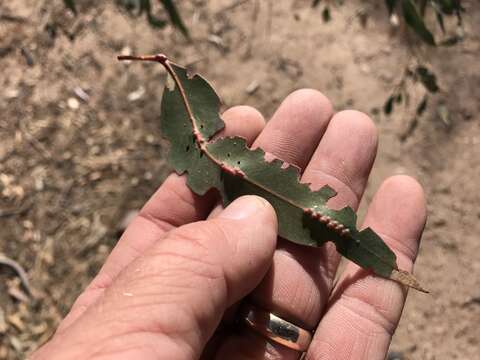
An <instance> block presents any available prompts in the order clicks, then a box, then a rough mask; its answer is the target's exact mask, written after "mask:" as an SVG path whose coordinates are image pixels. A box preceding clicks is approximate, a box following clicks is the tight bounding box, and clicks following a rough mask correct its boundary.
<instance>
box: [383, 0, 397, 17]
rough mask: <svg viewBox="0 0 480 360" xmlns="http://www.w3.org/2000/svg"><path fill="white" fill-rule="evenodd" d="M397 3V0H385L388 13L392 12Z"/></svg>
mask: <svg viewBox="0 0 480 360" xmlns="http://www.w3.org/2000/svg"><path fill="white" fill-rule="evenodd" d="M397 3H398V0H385V4H386V5H387V9H388V14H389V15H392V14H393V12H394V11H395V8H396V6H397Z"/></svg>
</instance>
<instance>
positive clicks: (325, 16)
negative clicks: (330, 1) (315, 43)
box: [322, 6, 332, 22]
mask: <svg viewBox="0 0 480 360" xmlns="http://www.w3.org/2000/svg"><path fill="white" fill-rule="evenodd" d="M322 19H323V22H329V21H330V20H332V15H331V14H330V8H329V7H328V6H325V8H324V9H323V11H322Z"/></svg>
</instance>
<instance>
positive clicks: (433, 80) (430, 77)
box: [415, 66, 440, 93]
mask: <svg viewBox="0 0 480 360" xmlns="http://www.w3.org/2000/svg"><path fill="white" fill-rule="evenodd" d="M415 73H416V74H417V76H418V78H419V79H420V82H421V83H422V84H423V86H425V88H426V89H427V90H428V91H430V92H431V93H436V92H438V90H440V88H439V87H438V84H437V76H436V75H435V74H434V73H432V72H431V71H430V70H428V69H427V68H426V67H425V66H417V68H416V69H415Z"/></svg>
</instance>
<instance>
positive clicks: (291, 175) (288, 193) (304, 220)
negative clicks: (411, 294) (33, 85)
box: [119, 55, 425, 291]
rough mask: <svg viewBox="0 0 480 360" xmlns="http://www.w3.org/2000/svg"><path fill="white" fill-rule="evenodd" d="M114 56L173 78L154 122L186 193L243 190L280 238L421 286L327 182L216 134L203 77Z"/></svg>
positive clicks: (215, 106)
mask: <svg viewBox="0 0 480 360" xmlns="http://www.w3.org/2000/svg"><path fill="white" fill-rule="evenodd" d="M119 59H121V60H147V61H157V62H160V63H161V64H163V65H164V66H165V68H166V70H167V71H168V73H169V74H170V76H171V77H172V78H173V81H174V84H175V86H174V87H173V89H170V88H165V91H164V93H163V98H162V104H161V106H162V110H161V115H160V126H161V129H162V133H163V134H164V136H165V137H166V138H167V140H168V141H169V142H170V144H171V149H170V154H169V162H170V164H171V165H172V166H173V167H174V169H175V171H176V172H177V173H178V174H185V175H186V177H187V184H188V186H189V187H190V189H191V190H192V191H193V192H195V193H197V194H200V195H201V194H205V193H206V192H207V191H209V190H210V189H216V190H217V191H218V193H219V194H220V196H221V197H222V199H223V203H224V205H228V204H229V203H230V202H232V201H233V200H235V199H236V198H238V197H239V196H242V195H248V194H255V195H258V196H262V197H264V198H265V199H266V200H268V201H269V202H270V203H271V204H272V206H273V207H274V209H275V210H276V213H277V217H278V223H279V235H280V236H282V237H283V238H285V239H287V240H290V241H292V242H295V243H297V244H300V245H304V246H314V247H318V246H322V245H323V244H325V242H327V241H332V242H333V243H334V244H335V246H336V249H337V251H338V252H339V253H340V254H342V255H343V256H345V257H346V258H348V259H350V260H351V261H353V262H354V263H356V264H358V265H359V266H361V267H363V268H365V269H368V270H371V271H372V272H374V273H375V274H377V275H379V276H382V277H384V278H390V279H394V280H396V281H399V282H401V283H402V284H405V285H407V286H410V287H413V288H416V289H418V290H420V291H425V290H424V289H423V288H422V287H421V286H420V284H419V283H418V282H417V280H416V279H415V278H414V277H413V275H412V274H410V273H408V272H405V271H402V270H399V269H398V266H397V263H396V256H395V254H394V253H393V252H392V250H391V249H390V248H389V247H388V246H387V245H386V244H385V243H384V241H383V240H382V239H381V238H380V237H379V236H378V235H377V234H376V233H375V232H374V231H373V230H372V229H370V228H366V229H363V230H361V231H360V230H359V229H357V227H356V223H357V216H356V214H355V212H354V211H353V210H352V209H351V208H350V207H345V208H343V209H340V210H333V209H330V208H329V207H328V206H327V201H328V200H329V199H330V198H332V197H334V196H335V195H336V192H335V190H333V189H332V188H331V187H330V186H328V185H325V186H323V187H322V188H320V189H319V190H317V191H312V190H311V189H310V187H309V186H308V185H307V184H304V183H301V182H300V181H299V179H300V173H299V171H298V169H297V168H296V167H295V166H289V165H288V164H285V163H284V162H282V161H280V160H273V161H271V162H268V161H266V160H265V152H264V151H263V150H261V149H256V150H251V149H249V148H248V147H247V145H246V142H245V139H243V138H241V137H227V138H222V137H220V138H217V137H215V135H216V134H217V133H218V132H219V131H220V130H221V129H223V128H224V126H225V124H224V122H223V120H222V119H221V118H220V116H219V110H220V100H219V98H218V96H217V94H216V93H215V91H214V90H213V88H212V87H211V86H210V85H209V84H208V82H207V81H206V80H205V79H203V78H202V77H201V76H199V75H195V76H189V74H187V70H186V69H185V68H184V67H182V66H179V65H177V64H174V63H172V62H170V61H169V60H168V59H167V57H166V56H164V55H154V56H144V57H136V56H122V57H119Z"/></svg>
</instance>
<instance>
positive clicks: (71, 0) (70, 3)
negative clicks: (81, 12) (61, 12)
mask: <svg viewBox="0 0 480 360" xmlns="http://www.w3.org/2000/svg"><path fill="white" fill-rule="evenodd" d="M63 3H64V4H65V7H66V8H67V9H70V11H71V12H73V13H74V14H75V15H77V7H76V5H75V0H63Z"/></svg>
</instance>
